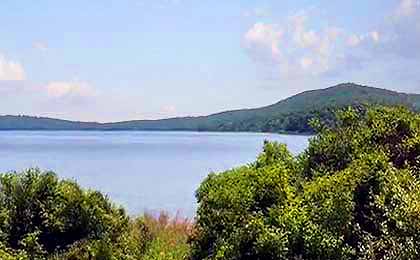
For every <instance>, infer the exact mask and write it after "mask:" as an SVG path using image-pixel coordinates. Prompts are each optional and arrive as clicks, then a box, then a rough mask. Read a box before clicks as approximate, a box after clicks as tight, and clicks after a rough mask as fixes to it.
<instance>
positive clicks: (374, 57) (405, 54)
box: [244, 0, 420, 79]
mask: <svg viewBox="0 0 420 260" xmlns="http://www.w3.org/2000/svg"><path fill="white" fill-rule="evenodd" d="M307 10H309V11H306V10H303V11H299V12H297V13H295V14H294V15H291V16H289V17H287V18H285V20H284V22H282V23H277V24H270V23H257V24H254V25H253V26H252V27H251V28H250V29H249V31H248V32H246V34H245V35H244V42H245V44H244V48H245V50H246V52H247V54H248V55H249V56H250V57H251V59H252V60H253V61H257V62H258V63H265V65H266V67H267V65H268V66H270V71H268V73H270V74H271V73H272V71H273V70H277V73H278V77H279V78H283V79H284V78H288V79H291V78H293V79H299V78H302V77H314V76H317V77H320V76H329V77H330V76H338V75H339V74H344V73H345V74H346V75H348V74H349V73H350V71H349V70H354V71H356V70H359V71H362V70H363V66H366V65H368V64H370V63H372V62H379V63H383V64H390V61H392V60H418V59H419V58H420V51H419V48H420V0H399V1H398V5H396V6H395V8H394V9H393V10H391V11H390V13H389V15H388V16H385V17H387V18H388V19H384V20H383V23H382V24H381V25H380V26H377V27H371V28H370V30H367V31H366V32H362V33H355V32H351V31H346V30H345V29H342V28H340V27H337V26H334V25H331V22H330V21H323V20H322V19H323V17H321V16H319V15H318V14H315V15H314V13H313V12H311V11H310V10H311V9H307ZM314 19H317V20H316V21H314ZM322 24H328V26H324V27H322V26H320V25H322ZM349 47H350V48H349ZM385 66H388V65H384V67H385ZM389 66H392V65H389ZM389 69H390V68H389ZM384 70H385V68H384Z"/></svg>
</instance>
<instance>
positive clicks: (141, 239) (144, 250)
mask: <svg viewBox="0 0 420 260" xmlns="http://www.w3.org/2000/svg"><path fill="white" fill-rule="evenodd" d="M166 219H168V221H169V218H168V217H166ZM156 223H158V224H156ZM159 223H160V222H157V221H154V220H153V218H151V217H139V218H129V217H128V216H126V214H125V212H124V210H122V209H121V208H117V207H115V206H114V205H113V204H112V203H111V202H110V201H109V200H108V198H107V197H105V196H103V195H102V194H101V193H99V192H96V191H90V190H83V189H82V188H80V187H79V186H78V185H77V184H76V183H75V182H72V181H66V180H59V179H58V178H57V176H56V175H55V174H54V173H52V172H41V171H40V170H38V169H30V170H27V171H24V172H22V173H6V174H2V175H0V259H5V260H9V259H10V260H32V259H51V260H55V259H57V260H63V259H68V260H86V259H98V260H117V259H118V260H119V259H126V260H139V259H158V258H153V254H155V252H159V253H161V252H164V253H165V254H167V255H171V258H160V259H175V260H176V259H183V258H185V256H186V255H187V254H188V250H189V247H188V244H187V237H188V234H189V232H190V229H191V225H190V224H187V222H182V223H178V222H171V223H166V224H165V225H164V227H163V228H160V226H163V224H164V223H161V225H159ZM156 230H159V232H158V231H156ZM151 255H152V257H151Z"/></svg>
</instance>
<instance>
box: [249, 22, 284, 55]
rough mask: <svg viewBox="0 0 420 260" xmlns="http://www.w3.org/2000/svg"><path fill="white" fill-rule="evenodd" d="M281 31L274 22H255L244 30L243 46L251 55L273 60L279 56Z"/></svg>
mask: <svg viewBox="0 0 420 260" xmlns="http://www.w3.org/2000/svg"><path fill="white" fill-rule="evenodd" d="M282 36H283V31H282V30H281V29H279V28H277V26H276V25H275V24H266V23H256V24H254V25H253V26H252V28H250V29H249V30H248V32H246V34H245V36H244V46H245V48H246V49H247V50H248V51H249V52H250V53H251V56H254V57H257V58H258V59H260V58H262V59H264V60H265V61H269V62H273V61H276V60H278V59H279V58H280V56H281V53H280V49H279V46H280V42H281V40H282Z"/></svg>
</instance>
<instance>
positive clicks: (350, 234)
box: [191, 107, 420, 260]
mask: <svg viewBox="0 0 420 260" xmlns="http://www.w3.org/2000/svg"><path fill="white" fill-rule="evenodd" d="M312 125H313V126H314V128H315V129H316V130H317V135H316V136H315V137H313V138H312V139H311V140H310V144H309V147H308V149H307V150H306V151H305V152H304V153H303V154H301V155H300V156H298V157H296V158H295V157H293V156H291V155H290V153H289V152H288V151H287V149H286V147H285V146H283V145H280V144H276V143H266V144H265V146H264V151H263V153H262V154H261V155H260V156H259V158H258V159H257V161H256V162H255V163H253V164H251V165H248V166H244V167H241V168H237V169H233V170H230V171H227V172H224V173H221V174H211V175H209V177H208V178H207V179H206V180H205V181H204V182H203V183H202V184H201V186H200V188H199V189H198V191H197V200H198V203H199V207H198V211H197V217H196V232H195V233H194V234H193V235H192V236H191V247H192V256H191V257H192V259H256V260H258V259H419V258H420V171H419V166H420V116H419V115H417V114H414V113H411V112H409V111H408V110H407V109H405V108H384V107H373V108H369V109H367V110H366V109H355V108H349V109H347V110H344V111H341V112H340V113H338V114H337V120H336V121H335V123H334V124H332V125H331V124H328V126H327V125H322V124H321V123H319V122H316V121H314V122H312Z"/></svg>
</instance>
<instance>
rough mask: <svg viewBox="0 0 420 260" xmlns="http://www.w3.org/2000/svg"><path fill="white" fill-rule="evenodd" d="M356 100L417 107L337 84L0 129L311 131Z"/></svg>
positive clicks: (31, 120) (7, 120)
mask: <svg viewBox="0 0 420 260" xmlns="http://www.w3.org/2000/svg"><path fill="white" fill-rule="evenodd" d="M360 104H380V105H403V106H405V107H408V108H409V109H411V110H414V111H420V95H416V94H403V93H398V92H394V91H389V90H384V89H378V88H371V87H365V86H359V85H356V84H350V83H349V84H341V85H337V86H334V87H331V88H327V89H321V90H313V91H307V92H303V93H300V94H298V95H295V96H293V97H290V98H287V99H285V100H282V101H280V102H278V103H276V104H273V105H270V106H266V107H261V108H256V109H243V110H235V111H228V112H222V113H218V114H213V115H209V116H201V117H182V118H170V119H163V120H138V121H127V122H118V123H105V124H100V123H84V122H71V121H65V120H57V119H49V118H36V117H27V116H18V117H16V116H3V117H0V130H192V131H254V132H288V133H291V132H296V133H309V132H312V128H311V127H310V126H309V123H308V122H309V121H310V120H311V119H312V118H314V117H318V118H321V119H323V120H324V121H330V120H333V119H334V113H333V111H335V110H336V109H338V108H343V107H348V106H355V105H356V106H357V105H360Z"/></svg>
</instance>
